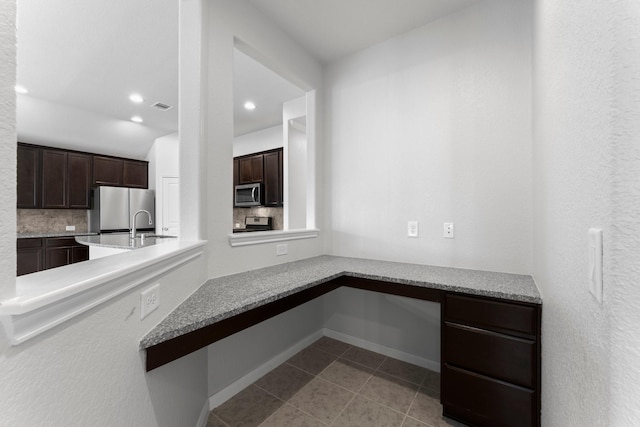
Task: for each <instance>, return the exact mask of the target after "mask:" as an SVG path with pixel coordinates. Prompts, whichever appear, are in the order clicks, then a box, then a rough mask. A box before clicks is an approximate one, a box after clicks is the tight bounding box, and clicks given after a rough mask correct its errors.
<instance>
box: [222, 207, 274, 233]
mask: <svg viewBox="0 0 640 427" xmlns="http://www.w3.org/2000/svg"><path fill="white" fill-rule="evenodd" d="M283 212H284V210H283V208H266V207H264V206H257V207H252V208H233V227H234V228H236V224H240V227H241V228H242V227H244V219H245V217H247V216H270V217H272V218H273V219H272V220H271V221H272V223H273V229H274V230H282V229H283V228H284V213H283Z"/></svg>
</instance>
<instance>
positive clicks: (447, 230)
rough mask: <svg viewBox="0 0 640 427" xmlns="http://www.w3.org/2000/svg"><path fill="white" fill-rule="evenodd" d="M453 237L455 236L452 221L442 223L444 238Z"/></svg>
mask: <svg viewBox="0 0 640 427" xmlns="http://www.w3.org/2000/svg"><path fill="white" fill-rule="evenodd" d="M454 237H455V235H454V229H453V223H452V222H445V223H444V238H445V239H453V238H454Z"/></svg>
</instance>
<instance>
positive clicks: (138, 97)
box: [129, 93, 144, 104]
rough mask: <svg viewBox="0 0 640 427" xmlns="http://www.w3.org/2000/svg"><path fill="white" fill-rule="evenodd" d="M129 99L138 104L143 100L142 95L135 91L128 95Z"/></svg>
mask: <svg viewBox="0 0 640 427" xmlns="http://www.w3.org/2000/svg"><path fill="white" fill-rule="evenodd" d="M129 99H130V100H131V102H135V103H136V104H140V103H141V102H143V101H144V98H143V97H142V95H139V94H137V93H132V94H131V95H129Z"/></svg>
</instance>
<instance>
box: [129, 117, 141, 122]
mask: <svg viewBox="0 0 640 427" xmlns="http://www.w3.org/2000/svg"><path fill="white" fill-rule="evenodd" d="M131 121H132V122H136V123H142V117H140V116H133V117H131Z"/></svg>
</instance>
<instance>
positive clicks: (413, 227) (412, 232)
mask: <svg viewBox="0 0 640 427" xmlns="http://www.w3.org/2000/svg"><path fill="white" fill-rule="evenodd" d="M407 237H418V221H409V222H408V223H407Z"/></svg>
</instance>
